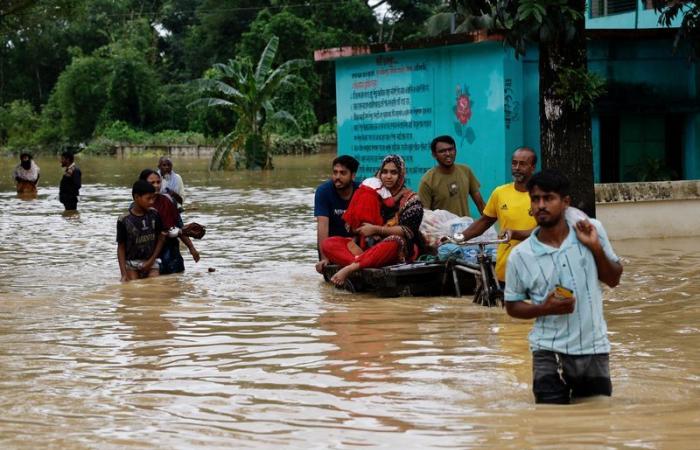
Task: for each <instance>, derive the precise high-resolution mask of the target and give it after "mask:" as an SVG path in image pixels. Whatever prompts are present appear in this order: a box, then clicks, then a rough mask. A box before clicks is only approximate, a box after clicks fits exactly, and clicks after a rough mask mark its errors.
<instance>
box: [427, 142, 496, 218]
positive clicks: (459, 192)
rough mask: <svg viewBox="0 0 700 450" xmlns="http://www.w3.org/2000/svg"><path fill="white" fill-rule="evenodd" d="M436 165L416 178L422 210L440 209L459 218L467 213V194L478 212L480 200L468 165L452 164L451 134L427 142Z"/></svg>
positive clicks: (453, 162)
mask: <svg viewBox="0 0 700 450" xmlns="http://www.w3.org/2000/svg"><path fill="white" fill-rule="evenodd" d="M430 150H431V151H432V153H433V158H435V160H436V161H437V163H438V165H437V167H434V168H432V169H430V170H429V171H427V172H426V173H425V175H423V178H422V179H421V180H420V186H419V187H418V196H419V197H420V200H421V202H422V203H423V207H424V208H426V209H433V210H434V209H444V210H447V211H449V212H451V213H453V214H456V215H458V216H459V217H465V216H469V217H471V213H470V212H469V203H468V202H467V197H469V196H471V198H472V200H474V204H475V205H476V207H477V209H478V210H479V214H481V212H482V211H483V210H484V206H485V203H484V199H483V198H482V197H481V193H480V192H479V186H480V184H479V180H477V178H476V176H474V173H473V172H472V170H471V169H470V168H469V166H466V165H463V164H455V159H456V156H457V147H456V144H455V141H454V139H452V137H451V136H438V137H436V138H435V139H433V142H431V143H430Z"/></svg>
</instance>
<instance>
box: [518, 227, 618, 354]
mask: <svg viewBox="0 0 700 450" xmlns="http://www.w3.org/2000/svg"><path fill="white" fill-rule="evenodd" d="M590 221H591V223H592V224H593V225H594V226H595V227H596V229H597V230H598V237H599V239H600V243H601V245H602V246H603V251H604V252H605V255H606V256H607V257H608V259H610V260H611V261H614V262H617V261H619V260H620V258H619V257H618V256H617V255H616V254H615V252H614V250H613V248H612V246H611V245H610V241H609V240H608V235H607V233H606V232H605V229H604V228H603V225H602V224H601V223H600V222H599V221H597V220H595V219H590ZM539 230H540V229H539V227H538V228H536V229H535V230H534V231H533V232H532V234H531V235H530V237H529V238H528V239H526V240H525V241H523V242H522V243H521V244H520V245H518V246H517V247H515V248H514V249H513V251H512V252H511V254H510V257H509V259H508V266H507V269H506V289H505V300H506V301H510V302H512V301H522V300H526V299H529V300H530V301H531V302H532V303H534V304H540V303H544V301H545V299H546V298H547V296H548V295H549V293H550V292H552V291H553V290H554V288H555V286H556V285H557V284H559V285H561V286H563V287H566V288H569V289H571V290H572V291H574V295H575V296H576V304H575V309H574V312H572V313H571V314H564V315H550V316H541V317H538V318H537V319H536V320H535V324H534V326H533V328H532V331H531V332H530V336H529V341H530V350H531V351H535V350H550V351H554V352H558V353H565V354H569V355H591V354H600V353H609V352H610V341H609V340H608V335H607V332H608V328H607V325H606V323H605V318H604V316H603V300H602V294H601V290H600V282H599V281H598V269H597V267H596V264H595V259H594V257H593V253H591V251H590V250H589V249H588V248H587V247H586V246H585V245H583V244H581V242H579V240H578V238H577V237H576V231H575V230H574V228H573V227H571V226H569V235H568V236H567V237H566V239H565V240H564V242H562V244H561V247H559V248H554V247H550V246H548V245H545V244H543V243H542V242H540V241H539V240H538V239H537V235H538V233H539Z"/></svg>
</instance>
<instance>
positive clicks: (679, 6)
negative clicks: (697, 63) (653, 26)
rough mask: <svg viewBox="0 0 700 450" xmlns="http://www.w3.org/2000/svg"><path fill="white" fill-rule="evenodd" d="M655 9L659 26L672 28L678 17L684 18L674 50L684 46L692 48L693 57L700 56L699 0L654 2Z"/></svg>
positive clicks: (675, 40) (658, 0)
mask: <svg viewBox="0 0 700 450" xmlns="http://www.w3.org/2000/svg"><path fill="white" fill-rule="evenodd" d="M653 5H654V9H655V10H656V12H658V13H659V24H661V25H663V26H665V27H669V28H670V27H672V26H673V24H674V22H676V20H677V18H678V17H682V19H681V23H680V26H679V27H678V30H677V32H676V38H675V39H674V41H673V47H674V49H678V48H679V47H681V46H683V45H688V46H689V47H690V52H691V56H692V57H693V58H697V57H698V56H700V3H698V0H674V1H669V0H653Z"/></svg>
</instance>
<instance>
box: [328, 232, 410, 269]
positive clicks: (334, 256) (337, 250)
mask: <svg viewBox="0 0 700 450" xmlns="http://www.w3.org/2000/svg"><path fill="white" fill-rule="evenodd" d="M350 241H352V238H349V237H342V236H333V237H329V238H328V239H326V240H325V241H323V243H322V244H321V247H322V248H323V254H324V255H326V257H327V258H328V260H329V261H331V262H332V263H333V264H338V265H340V266H347V265H350V264H352V263H354V262H358V263H360V268H361V269H364V268H366V267H384V266H389V265H391V264H396V263H398V262H399V253H400V249H401V242H400V241H399V240H397V239H391V240H387V239H385V240H384V241H382V242H380V243H378V244H376V245H375V246H373V247H370V248H369V249H367V250H365V251H364V252H362V254H361V255H359V256H357V257H355V255H353V254H352V253H350V250H348V243H349V242H350Z"/></svg>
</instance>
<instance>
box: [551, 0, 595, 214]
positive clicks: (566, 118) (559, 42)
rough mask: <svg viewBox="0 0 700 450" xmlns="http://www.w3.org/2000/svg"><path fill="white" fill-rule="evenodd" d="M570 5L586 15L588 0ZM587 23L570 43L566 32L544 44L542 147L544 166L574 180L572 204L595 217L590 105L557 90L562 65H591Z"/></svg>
mask: <svg viewBox="0 0 700 450" xmlns="http://www.w3.org/2000/svg"><path fill="white" fill-rule="evenodd" d="M568 4H569V6H570V7H571V8H574V9H576V10H577V11H580V12H581V13H582V17H583V14H584V12H585V0H568ZM584 26H585V21H584V19H583V18H582V19H581V20H579V21H578V23H577V25H576V37H575V38H574V40H573V41H569V42H566V41H565V37H564V36H563V35H562V36H560V37H559V38H557V39H556V40H554V41H552V42H548V43H540V46H539V50H540V61H539V69H540V147H541V149H542V167H543V168H556V169H559V170H561V171H562V172H563V173H564V174H565V175H566V176H567V177H568V178H569V180H570V181H571V200H572V201H571V204H572V206H575V207H577V208H579V209H581V210H583V211H584V212H585V213H586V214H588V215H589V216H590V217H595V190H594V186H593V147H592V146H591V114H590V105H586V104H584V105H582V106H581V107H580V108H579V109H578V110H574V109H573V108H572V107H571V106H570V105H569V104H568V102H567V99H566V98H563V97H562V96H559V95H557V93H556V92H555V89H554V87H555V86H554V84H555V82H556V81H557V79H558V75H559V70H560V68H562V67H570V68H586V67H587V54H586V37H585V29H584ZM562 34H563V33H562Z"/></svg>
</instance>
